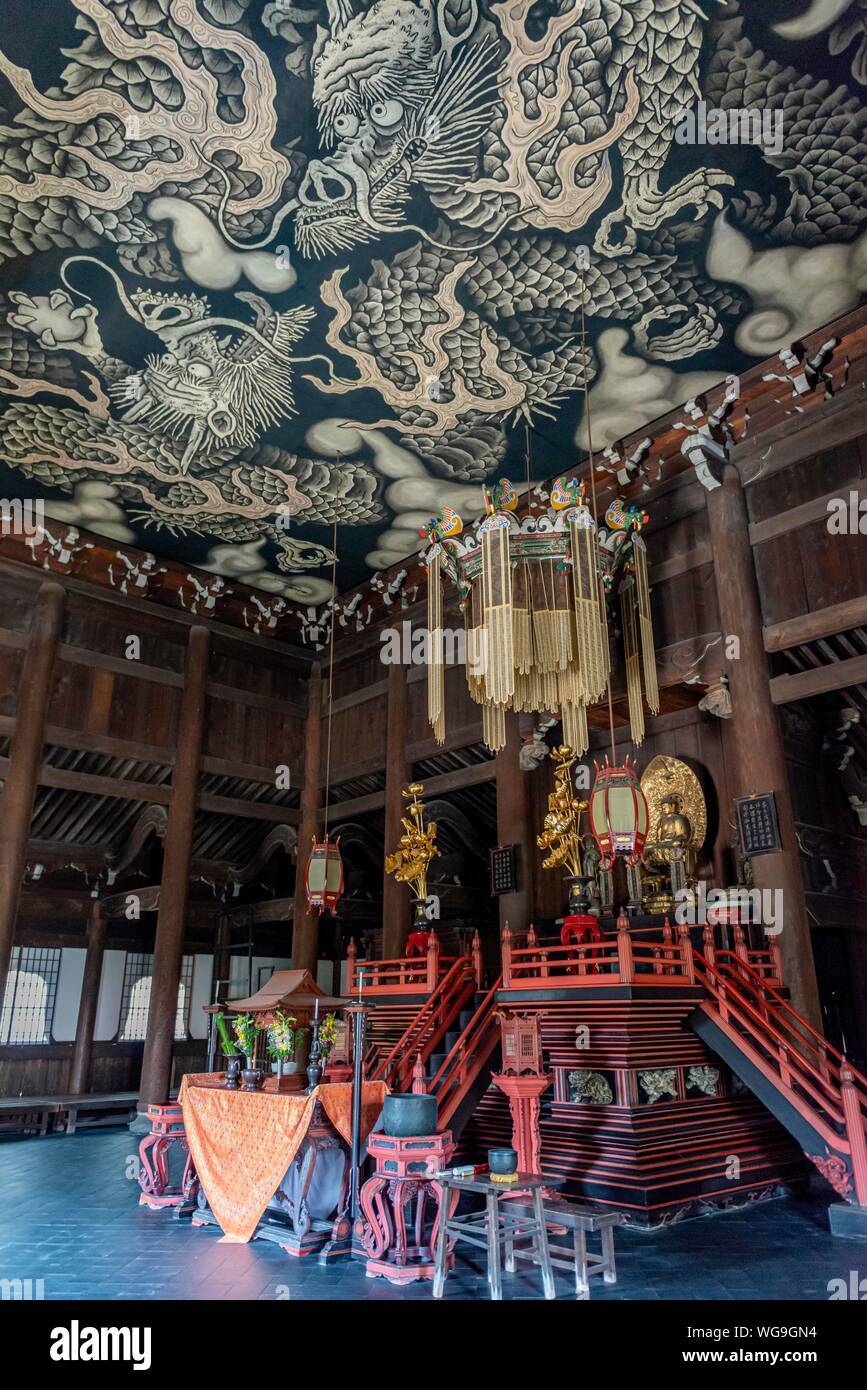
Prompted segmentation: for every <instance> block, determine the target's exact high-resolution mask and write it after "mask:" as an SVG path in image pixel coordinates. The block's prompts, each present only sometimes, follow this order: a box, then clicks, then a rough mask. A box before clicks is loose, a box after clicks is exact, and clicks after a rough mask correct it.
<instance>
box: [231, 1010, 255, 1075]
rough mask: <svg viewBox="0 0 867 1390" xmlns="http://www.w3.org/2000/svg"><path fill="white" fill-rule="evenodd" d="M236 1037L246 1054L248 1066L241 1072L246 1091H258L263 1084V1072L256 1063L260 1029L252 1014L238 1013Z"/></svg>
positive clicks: (235, 1026)
mask: <svg viewBox="0 0 867 1390" xmlns="http://www.w3.org/2000/svg"><path fill="white" fill-rule="evenodd" d="M233 1027H234V1032H235V1037H236V1039H237V1041H238V1046H239V1047H240V1049H241V1051H242V1052H243V1054H244V1058H245V1060H246V1066H245V1068H244V1070H243V1071H242V1072H241V1076H242V1077H243V1079H244V1090H245V1091H256V1090H258V1089H259V1087H260V1086H261V1085H262V1073H261V1071H260V1070H259V1068H258V1067H257V1065H256V1054H257V1052H258V1050H259V1029H258V1027H257V1026H256V1020H255V1019H254V1017H253V1015H252V1014H238V1015H237V1017H236V1019H235V1022H234V1025H233Z"/></svg>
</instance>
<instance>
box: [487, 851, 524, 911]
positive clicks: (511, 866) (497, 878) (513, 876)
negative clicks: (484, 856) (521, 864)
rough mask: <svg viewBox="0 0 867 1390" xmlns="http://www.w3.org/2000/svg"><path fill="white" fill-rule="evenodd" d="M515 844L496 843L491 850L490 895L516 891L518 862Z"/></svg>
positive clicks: (498, 895) (495, 896)
mask: <svg viewBox="0 0 867 1390" xmlns="http://www.w3.org/2000/svg"><path fill="white" fill-rule="evenodd" d="M515 851H516V846H515V845H497V847H496V849H492V850H491V896H492V897H494V898H497V897H500V895H501V894H503V893H516V892H517V891H518V864H517V856H516V852H515Z"/></svg>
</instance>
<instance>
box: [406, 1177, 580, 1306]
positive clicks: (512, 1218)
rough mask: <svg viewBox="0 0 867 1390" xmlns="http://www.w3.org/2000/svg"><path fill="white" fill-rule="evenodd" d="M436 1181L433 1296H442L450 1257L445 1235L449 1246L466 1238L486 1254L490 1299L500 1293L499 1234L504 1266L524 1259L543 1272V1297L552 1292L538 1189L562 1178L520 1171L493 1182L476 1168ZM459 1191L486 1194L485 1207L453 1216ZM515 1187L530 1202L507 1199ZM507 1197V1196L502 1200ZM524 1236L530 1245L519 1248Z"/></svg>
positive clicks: (554, 1184) (498, 1297)
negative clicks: (437, 1205) (463, 1175)
mask: <svg viewBox="0 0 867 1390" xmlns="http://www.w3.org/2000/svg"><path fill="white" fill-rule="evenodd" d="M436 1181H437V1183H438V1184H439V1185H440V1187H441V1188H442V1193H443V1200H442V1212H441V1220H440V1226H439V1232H438V1236H437V1252H436V1272H435V1274H434V1285H433V1296H434V1298H442V1296H443V1289H444V1287H445V1281H446V1272H447V1265H448V1262H449V1240H451V1241H452V1243H453V1245H457V1244H458V1243H459V1242H460V1241H466V1243H467V1244H468V1245H475V1246H476V1247H477V1248H478V1249H480V1250H486V1251H487V1255H488V1283H489V1284H490V1286H491V1298H492V1299H501V1298H502V1297H503V1286H502V1278H501V1273H500V1239H501V1237H502V1239H503V1242H504V1244H505V1247H506V1269H507V1270H508V1271H509V1272H510V1273H512V1272H513V1271H514V1269H515V1260H516V1259H521V1260H529V1261H530V1262H531V1263H532V1264H537V1265H538V1266H539V1268H540V1269H541V1271H542V1288H543V1290H544V1292H545V1297H546V1298H554V1297H556V1292H555V1289H554V1270H553V1268H552V1264H551V1255H550V1251H549V1249H548V1232H547V1228H546V1219H547V1218H546V1215H545V1211H544V1209H543V1206H542V1189H543V1188H546V1187H547V1188H552V1187H559V1186H560V1184H561V1182H562V1181H563V1180H562V1178H541V1177H537V1176H536V1175H534V1174H532V1173H519V1174H518V1175H517V1178H516V1181H515V1182H513V1183H508V1184H507V1183H498V1182H494V1180H493V1179H492V1178H491V1177H490V1175H489V1174H487V1173H477V1174H475V1175H474V1176H472V1177H466V1178H459V1177H456V1176H455V1175H454V1174H452V1173H437V1175H436ZM461 1192H479V1193H482V1194H483V1195H484V1197H485V1209H484V1211H481V1212H478V1211H474V1212H470V1213H469V1214H468V1215H467V1216H452V1215H451V1212H452V1211H454V1209H455V1206H456V1204H457V1203H456V1198H457V1197H458V1196H459V1194H460V1193H461ZM515 1192H531V1193H532V1196H533V1201H532V1205H529V1204H526V1203H520V1202H517V1201H515V1200H514V1199H513V1198H512V1194H513V1193H515ZM503 1197H508V1198H509V1199H510V1200H509V1201H505V1202H504V1201H501V1198H503ZM527 1237H529V1239H530V1241H531V1244H530V1246H529V1248H527V1249H522V1248H521V1247H520V1246H519V1245H518V1244H517V1243H516V1242H518V1241H521V1240H524V1239H526V1238H527Z"/></svg>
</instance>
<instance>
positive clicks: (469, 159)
mask: <svg viewBox="0 0 867 1390" xmlns="http://www.w3.org/2000/svg"><path fill="white" fill-rule="evenodd" d="M329 19H330V27H329V29H328V30H325V29H320V30H319V34H318V38H317V42H316V46H315V48H314V52H313V102H314V106H315V108H316V117H317V124H318V129H319V135H320V141H321V145H322V149H323V155H322V157H321V158H317V159H312V160H311V161H310V162H309V163H308V165H307V168H306V170H305V174H304V178H303V181H302V183H301V186H300V189H299V194H298V197H299V202H300V204H301V206H300V209H299V211H298V214H297V216H296V220H295V239H296V243H297V245H298V249H299V250H300V251H301V253H302V254H303V255H307V256H322V255H326V254H328V253H331V252H334V251H340V250H343V249H345V248H347V247H349V246H353V245H357V244H359V243H362V242H367V241H372V240H374V239H376V238H377V237H379V236H381V235H382V233H383V232H387V231H392V230H395V229H396V228H398V227H399V226H400V225H401V223H402V221H403V220H404V209H405V207H406V205H407V203H408V201H409V199H410V197H411V195H412V193H413V192H414V191H415V190H416V188H417V187H421V188H424V189H427V190H428V191H430V192H433V193H436V192H437V191H441V192H446V191H448V189H449V188H453V187H454V185H455V182H456V181H457V182H459V181H460V180H461V179H462V178H466V177H469V176H470V174H471V173H472V171H473V169H474V167H475V162H476V158H477V149H478V142H479V139H480V137H481V135H482V133H483V131H484V129H485V126H486V124H487V122H488V120H489V118H490V112H491V110H492V104H493V101H494V99H495V96H496V85H495V67H494V58H495V54H496V44H494V43H491V42H482V43H480V44H467V43H464V42H460V43H459V42H458V41H456V40H454V39H450V38H449V36H448V35H444V34H443V31H442V30H441V28H440V27H439V23H438V19H437V17H436V14H435V11H434V9H433V8H432V6H431V4H430V3H429V0H374V3H373V4H372V5H371V6H370V7H369V8H368V9H366V10H364V11H363V12H362V13H360V14H355V15H353V14H351V13H350V8H349V0H329Z"/></svg>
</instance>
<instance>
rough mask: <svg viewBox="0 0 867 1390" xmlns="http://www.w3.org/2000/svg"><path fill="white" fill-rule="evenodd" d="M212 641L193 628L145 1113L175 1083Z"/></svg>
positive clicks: (169, 831)
mask: <svg viewBox="0 0 867 1390" xmlns="http://www.w3.org/2000/svg"><path fill="white" fill-rule="evenodd" d="M210 640H211V638H210V633H209V632H208V629H207V628H206V627H191V628H190V635H189V638H188V639H187V653H186V661H185V663H184V692H183V696H182V699H181V714H180V720H179V722H178V739H177V747H176V749H175V771H174V777H173V778H172V796H171V801H170V802H169V815H168V822H167V825H166V837H165V842H164V851H163V874H162V881H161V883H160V905H159V911H158V913H157V931H156V940H155V942H154V969H153V978H152V980H151V998H150V1011H149V1015H148V1031H147V1037H146V1039H145V1046H144V1057H143V1059H142V1072H141V1088H140V1091H139V1101H138V1108H139V1111H140V1112H143V1111H145V1110H146V1109H147V1107H148V1105H162V1104H165V1102H166V1101H167V1100H168V1098H169V1087H170V1085H171V1072H172V1046H173V1043H174V1037H175V1016H176V1014H177V1007H178V986H179V984H180V979H181V960H182V957H183V951H184V926H185V919H186V913H187V898H188V893H189V883H190V853H191V850H192V845H193V824H194V821H195V815H196V800H197V795H198V781H199V763H200V760H201V752H202V734H203V731H204V724H205V683H206V681H207V678H208V648H209V645H210Z"/></svg>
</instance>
